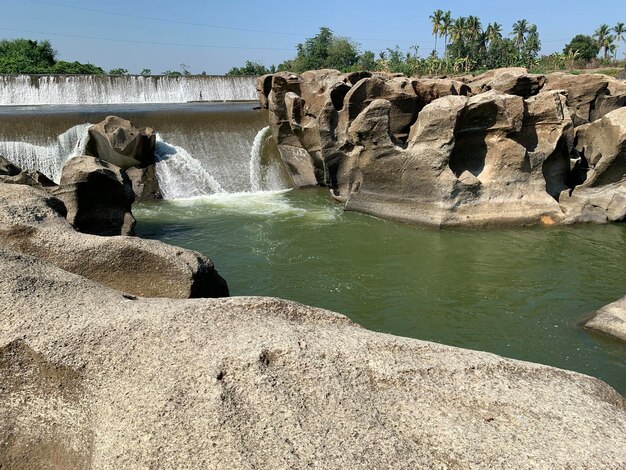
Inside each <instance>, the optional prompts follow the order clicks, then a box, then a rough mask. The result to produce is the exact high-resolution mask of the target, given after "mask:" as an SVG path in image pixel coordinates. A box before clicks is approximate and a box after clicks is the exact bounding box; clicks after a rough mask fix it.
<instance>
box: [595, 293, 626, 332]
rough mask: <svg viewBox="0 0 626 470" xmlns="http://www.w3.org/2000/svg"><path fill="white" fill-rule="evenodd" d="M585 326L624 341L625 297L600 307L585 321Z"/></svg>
mask: <svg viewBox="0 0 626 470" xmlns="http://www.w3.org/2000/svg"><path fill="white" fill-rule="evenodd" d="M585 328H589V329H592V330H597V331H601V332H603V333H606V334H608V335H611V336H614V337H616V338H618V339H621V340H622V341H626V297H623V298H621V299H619V300H617V301H615V302H613V303H611V304H609V305H606V306H604V307H602V308H601V309H600V310H598V311H597V312H595V313H594V314H593V316H592V317H591V318H590V319H589V320H587V321H586V322H585Z"/></svg>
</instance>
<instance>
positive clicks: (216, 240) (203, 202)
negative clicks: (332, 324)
mask: <svg viewBox="0 0 626 470" xmlns="http://www.w3.org/2000/svg"><path fill="white" fill-rule="evenodd" d="M134 213H135V215H136V217H137V219H138V221H139V222H138V226H137V228H138V232H139V233H140V234H141V235H142V236H147V237H153V238H158V239H161V240H164V241H167V242H168V243H173V244H175V245H179V246H184V247H187V248H192V249H195V250H198V251H201V252H203V253H205V254H207V255H208V256H210V257H211V258H212V259H213V261H214V262H215V264H216V266H217V268H218V269H219V271H220V273H221V274H222V275H223V276H224V277H225V278H226V279H227V280H228V282H229V285H230V288H231V293H232V294H233V295H271V296H275V297H282V298H286V299H292V300H296V301H299V302H302V303H305V304H309V305H315V306H318V307H323V308H328V309H330V310H334V311H337V312H340V313H343V314H346V315H347V316H349V317H350V318H352V319H353V320H355V321H356V322H358V323H360V324H362V325H363V326H365V327H367V328H369V329H372V330H376V331H382V332H388V333H393V334H398V335H402V336H409V337H414V338H420V339H425V340H431V341H437V342H441V343H445V344H451V345H455V346H461V347H466V348H472V349H479V350H485V351H491V352H494V353H498V354H502V355H504V356H507V357H513V358H518V359H525V360H529V361H533V362H540V363H544V364H550V365H554V366H557V367H562V368H565V369H571V370H577V371H580V372H583V373H587V374H590V375H594V376H597V377H600V378H602V379H603V380H605V381H607V382H608V383H610V384H611V385H613V386H614V387H616V388H617V389H618V390H620V391H621V392H622V393H624V392H626V347H625V346H624V345H623V344H621V343H619V342H617V341H614V340H612V339H610V338H608V337H603V336H601V335H596V334H592V333H589V332H587V331H585V330H583V329H582V328H580V327H579V326H578V323H579V322H580V321H581V320H582V319H583V318H584V317H585V316H586V315H588V314H589V313H590V312H592V311H594V310H595V309H597V308H599V307H600V306H602V305H604V304H606V303H608V302H610V301H613V300H616V299H617V298H619V297H621V296H623V295H624V294H626V282H625V281H626V265H625V264H624V263H623V253H624V250H625V249H626V227H624V226H623V225H611V226H584V227H565V228H554V227H552V228H548V229H546V228H516V229H510V230H506V229H501V230H490V231H486V230H446V231H442V230H433V229H427V228H422V227H416V226H411V225H404V224H399V223H395V222H390V221H384V220H380V219H376V218H374V217H370V216H366V215H362V214H357V213H352V212H348V213H344V212H343V211H342V210H341V207H340V206H338V205H336V204H334V203H333V202H331V200H330V198H329V196H328V195H327V193H326V191H324V190H310V191H308V190H307V191H276V192H262V193H243V194H216V195H211V196H207V197H202V198H196V199H192V200H184V201H172V202H163V203H158V204H149V205H148V204H146V205H143V206H140V207H137V208H135V209H134Z"/></svg>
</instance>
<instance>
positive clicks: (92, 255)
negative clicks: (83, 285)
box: [0, 184, 228, 298]
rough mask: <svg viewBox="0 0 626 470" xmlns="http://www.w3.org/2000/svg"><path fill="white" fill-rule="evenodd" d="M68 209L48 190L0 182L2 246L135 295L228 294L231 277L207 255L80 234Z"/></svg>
mask: <svg viewBox="0 0 626 470" xmlns="http://www.w3.org/2000/svg"><path fill="white" fill-rule="evenodd" d="M66 212H67V210H66V208H65V205H64V204H63V202H62V201H61V200H59V199H57V198H55V197H52V196H51V195H49V194H48V193H46V192H43V191H41V190H38V189H36V188H33V187H30V186H26V185H18V184H0V244H1V245H2V246H5V247H11V248H12V249H14V250H17V251H19V252H21V253H25V254H29V255H32V256H36V257H38V258H41V259H44V260H46V261H49V262H50V263H53V264H55V265H56V266H59V267H60V268H62V269H65V270H67V271H70V272H73V273H76V274H80V275H82V276H85V277H87V278H89V279H93V280H95V281H97V282H100V283H102V284H104V285H106V286H109V287H112V288H114V289H118V290H120V291H123V292H127V293H129V294H133V295H140V296H145V297H172V298H188V297H221V296H227V295H228V287H227V284H226V281H224V279H222V278H221V277H220V276H219V274H218V273H217V271H216V270H215V268H214V266H213V263H212V262H211V260H209V259H208V258H207V257H206V256H204V255H201V254H200V253H196V252H193V251H190V250H185V249H182V248H177V247H174V246H170V245H166V244H164V243H162V242H159V241H156V240H142V239H139V238H136V237H125V236H116V237H104V236H97V235H89V234H84V233H80V232H77V231H75V230H74V229H73V228H72V227H71V225H70V224H69V223H68V222H67V220H66V219H65V215H66Z"/></svg>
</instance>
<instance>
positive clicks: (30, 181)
mask: <svg viewBox="0 0 626 470" xmlns="http://www.w3.org/2000/svg"><path fill="white" fill-rule="evenodd" d="M0 182H2V183H7V184H26V185H29V186H34V187H36V188H39V189H43V190H47V191H51V190H53V189H54V188H56V186H57V185H56V183H55V182H54V181H52V180H51V179H50V178H48V177H47V176H46V175H44V174H43V173H41V172H40V171H36V170H22V169H21V168H20V167H18V166H17V165H14V164H13V163H11V162H10V161H8V160H7V159H6V158H4V157H3V156H2V155H0Z"/></svg>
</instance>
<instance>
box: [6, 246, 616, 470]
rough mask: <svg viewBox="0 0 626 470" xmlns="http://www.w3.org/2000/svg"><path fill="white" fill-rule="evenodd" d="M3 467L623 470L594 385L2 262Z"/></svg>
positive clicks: (339, 321)
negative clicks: (132, 296)
mask: <svg viewBox="0 0 626 470" xmlns="http://www.w3.org/2000/svg"><path fill="white" fill-rule="evenodd" d="M0 403H2V406H0V442H2V445H3V447H2V453H0V456H2V457H0V458H2V459H3V461H2V462H1V463H2V464H3V467H7V468H47V467H50V466H55V467H59V468H70V467H82V468H84V467H88V468H99V469H118V468H151V467H158V468H162V469H170V468H172V469H173V468H210V469H212V468H215V469H221V468H307V467H319V468H354V469H361V468H362V469H371V468H426V467H428V468H431V467H432V468H450V467H454V468H493V467H497V468H505V467H506V468H537V467H545V468H592V467H593V468H622V467H624V466H625V465H626V448H625V447H624V436H625V435H626V410H625V408H624V399H623V397H622V396H620V395H619V394H618V393H617V392H616V391H615V390H613V389H612V388H611V387H609V386H608V385H606V384H605V383H603V382H601V381H600V380H598V379H595V378H591V377H588V376H585V375H581V374H578V373H574V372H568V371H564V370H560V369H555V368H552V367H547V366H544V365H538V364H531V363H527V362H521V361H515V360H509V359H505V358H502V357H499V356H496V355H493V354H488V353H484V352H478V351H470V350H464V349H459V348H453V347H449V346H443V345H438V344H435V343H429V342H425V341H419V340H413V339H408V338H400V337H394V336H391V335H385V334H380V333H374V332H370V331H367V330H365V329H363V328H360V327H358V326H357V325H355V324H353V323H352V322H350V321H349V320H348V319H347V318H345V317H343V316H342V315H339V314H335V313H332V312H329V311H325V310H320V309H317V308H312V307H306V306H304V305H300V304H296V303H294V302H289V301H284V300H278V299H271V298H259V297H240V298H230V299H214V300H192V301H189V300H186V301H184V300H169V299H149V300H148V299H136V300H129V299H127V298H125V297H124V296H123V295H121V294H120V293H119V292H116V291H112V290H110V289H107V288H104V287H102V286H99V285H97V284H95V283H93V282H90V281H88V280H86V279H84V278H81V277H78V276H75V275H72V274H69V273H67V272H65V271H62V270H60V269H58V268H55V267H53V266H50V265H49V264H46V263H43V262H41V261H38V260H35V259H33V258H30V257H27V256H24V255H18V254H15V253H13V252H11V251H7V250H6V249H5V248H0Z"/></svg>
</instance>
